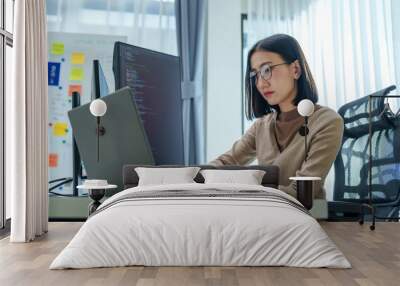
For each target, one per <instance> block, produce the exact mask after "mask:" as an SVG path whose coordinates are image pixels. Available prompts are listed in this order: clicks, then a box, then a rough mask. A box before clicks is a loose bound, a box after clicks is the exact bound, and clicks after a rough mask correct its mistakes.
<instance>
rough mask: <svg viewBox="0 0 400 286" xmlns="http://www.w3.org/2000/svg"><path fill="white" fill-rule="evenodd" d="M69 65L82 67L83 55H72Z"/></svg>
mask: <svg viewBox="0 0 400 286" xmlns="http://www.w3.org/2000/svg"><path fill="white" fill-rule="evenodd" d="M71 63H72V64H73V65H83V64H84V63H85V54H84V53H77V52H74V53H72V55H71Z"/></svg>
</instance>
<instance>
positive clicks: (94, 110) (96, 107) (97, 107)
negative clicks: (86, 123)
mask: <svg viewBox="0 0 400 286" xmlns="http://www.w3.org/2000/svg"><path fill="white" fill-rule="evenodd" d="M89 109H90V113H91V114H92V115H93V116H95V117H96V119H97V128H96V134H97V162H99V157H100V144H99V137H100V136H103V135H104V134H105V133H106V130H105V128H104V127H103V126H101V125H100V118H101V117H102V116H103V115H104V114H105V113H106V111H107V104H106V103H105V102H104V101H103V100H101V99H95V100H93V101H92V103H91V104H90V107H89Z"/></svg>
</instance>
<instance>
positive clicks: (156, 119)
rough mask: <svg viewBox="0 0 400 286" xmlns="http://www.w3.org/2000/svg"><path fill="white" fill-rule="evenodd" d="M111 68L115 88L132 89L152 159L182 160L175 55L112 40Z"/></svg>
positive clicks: (160, 160)
mask: <svg viewBox="0 0 400 286" xmlns="http://www.w3.org/2000/svg"><path fill="white" fill-rule="evenodd" d="M113 71H114V77H115V88H117V89H119V88H122V87H125V86H129V87H130V88H132V90H133V91H134V94H135V96H134V100H135V101H136V104H137V106H138V109H139V113H140V116H141V118H142V121H143V126H144V128H145V130H146V133H147V136H148V139H149V142H150V146H151V149H152V152H153V155H154V159H155V163H156V164H158V165H165V164H178V165H181V164H184V155H183V152H184V149H183V120H182V98H181V69H180V60H179V57H176V56H172V55H168V54H163V53H160V52H156V51H152V50H148V49H144V48H140V47H136V46H132V45H128V44H126V43H122V42H116V43H115V46H114V57H113Z"/></svg>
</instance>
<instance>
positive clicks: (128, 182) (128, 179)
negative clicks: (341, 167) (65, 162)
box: [122, 165, 279, 190]
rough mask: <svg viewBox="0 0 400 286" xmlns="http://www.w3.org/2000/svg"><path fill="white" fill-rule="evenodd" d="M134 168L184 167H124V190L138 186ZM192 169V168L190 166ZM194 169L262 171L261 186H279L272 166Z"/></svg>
mask: <svg viewBox="0 0 400 286" xmlns="http://www.w3.org/2000/svg"><path fill="white" fill-rule="evenodd" d="M136 167H147V168H171V167H175V168H183V167H186V166H181V165H179V166H177V165H162V166H152V165H124V167H123V174H122V181H123V185H124V190H125V189H128V188H133V187H136V186H137V185H138V182H139V176H138V174H137V173H136V171H135V168H136ZM192 167H193V166H192ZM195 167H200V168H201V170H205V169H220V170H263V171H265V175H264V177H263V179H262V182H261V184H262V185H263V186H265V187H272V188H278V184H279V167H278V166H274V165H267V166H259V165H251V166H220V167H215V166H212V165H197V166H195ZM194 180H195V181H196V182H197V183H204V178H203V176H202V175H201V174H200V172H199V173H198V174H197V176H196V177H195V178H194Z"/></svg>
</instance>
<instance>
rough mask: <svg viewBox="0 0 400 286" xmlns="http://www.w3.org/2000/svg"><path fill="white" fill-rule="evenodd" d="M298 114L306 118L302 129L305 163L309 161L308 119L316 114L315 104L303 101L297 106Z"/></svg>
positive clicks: (306, 100)
mask: <svg viewBox="0 0 400 286" xmlns="http://www.w3.org/2000/svg"><path fill="white" fill-rule="evenodd" d="M297 112H298V113H299V114H300V115H301V116H303V117H304V125H303V126H302V127H301V128H300V130H299V132H300V135H302V136H304V147H305V150H304V151H305V152H304V161H307V135H308V131H309V130H308V117H310V116H311V115H312V114H313V113H314V103H313V102H312V101H311V100H309V99H303V100H302V101H300V102H299V104H298V105H297Z"/></svg>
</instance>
